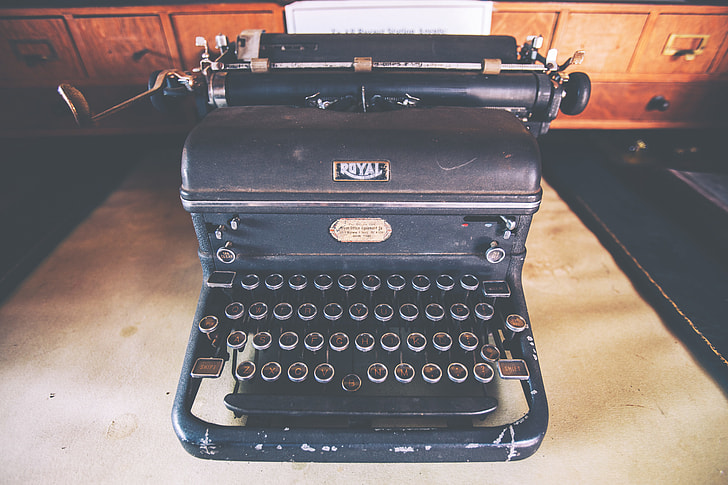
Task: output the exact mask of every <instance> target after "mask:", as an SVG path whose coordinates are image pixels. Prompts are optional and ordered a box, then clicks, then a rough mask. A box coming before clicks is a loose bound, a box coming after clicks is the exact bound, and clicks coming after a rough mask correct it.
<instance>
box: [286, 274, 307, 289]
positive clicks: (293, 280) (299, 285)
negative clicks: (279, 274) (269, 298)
mask: <svg viewBox="0 0 728 485" xmlns="http://www.w3.org/2000/svg"><path fill="white" fill-rule="evenodd" d="M307 284H308V278H306V276H305V275H302V274H294V275H293V276H291V277H290V278H288V286H289V287H290V288H291V289H292V290H296V291H301V290H302V289H304V288H306V285H307Z"/></svg>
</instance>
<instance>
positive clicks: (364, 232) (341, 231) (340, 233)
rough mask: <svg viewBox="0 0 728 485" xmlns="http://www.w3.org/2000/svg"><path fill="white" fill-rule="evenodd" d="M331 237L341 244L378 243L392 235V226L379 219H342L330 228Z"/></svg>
mask: <svg viewBox="0 0 728 485" xmlns="http://www.w3.org/2000/svg"><path fill="white" fill-rule="evenodd" d="M329 233H330V234H331V236H332V237H333V238H334V239H336V240H337V241H339V242H347V243H348V242H354V243H378V242H382V241H386V240H387V239H389V236H391V235H392V226H390V225H389V223H388V222H387V221H385V220H384V219H380V218H378V217H361V218H341V219H337V220H336V221H334V223H333V224H331V227H329Z"/></svg>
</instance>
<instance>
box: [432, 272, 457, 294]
mask: <svg viewBox="0 0 728 485" xmlns="http://www.w3.org/2000/svg"><path fill="white" fill-rule="evenodd" d="M435 284H436V285H437V287H438V288H439V289H441V290H443V291H450V290H452V289H453V288H455V280H454V279H452V276H450V275H449V274H441V275H440V276H438V277H437V279H436V280H435Z"/></svg>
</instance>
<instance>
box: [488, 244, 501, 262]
mask: <svg viewBox="0 0 728 485" xmlns="http://www.w3.org/2000/svg"><path fill="white" fill-rule="evenodd" d="M505 258H506V251H505V250H504V249H503V248H501V247H498V246H494V247H492V248H489V249H488V250H487V251H486V252H485V259H486V260H488V262H489V263H493V264H496V263H500V262H501V261H503V260H504V259H505Z"/></svg>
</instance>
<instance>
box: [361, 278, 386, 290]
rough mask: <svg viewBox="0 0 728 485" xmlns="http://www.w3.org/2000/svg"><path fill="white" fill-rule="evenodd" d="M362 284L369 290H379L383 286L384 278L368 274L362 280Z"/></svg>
mask: <svg viewBox="0 0 728 485" xmlns="http://www.w3.org/2000/svg"><path fill="white" fill-rule="evenodd" d="M361 286H362V288H364V289H365V290H367V291H377V290H378V289H379V287H380V286H382V280H380V279H379V276H377V275H375V274H370V275H366V276H365V277H364V278H362V280H361Z"/></svg>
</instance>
